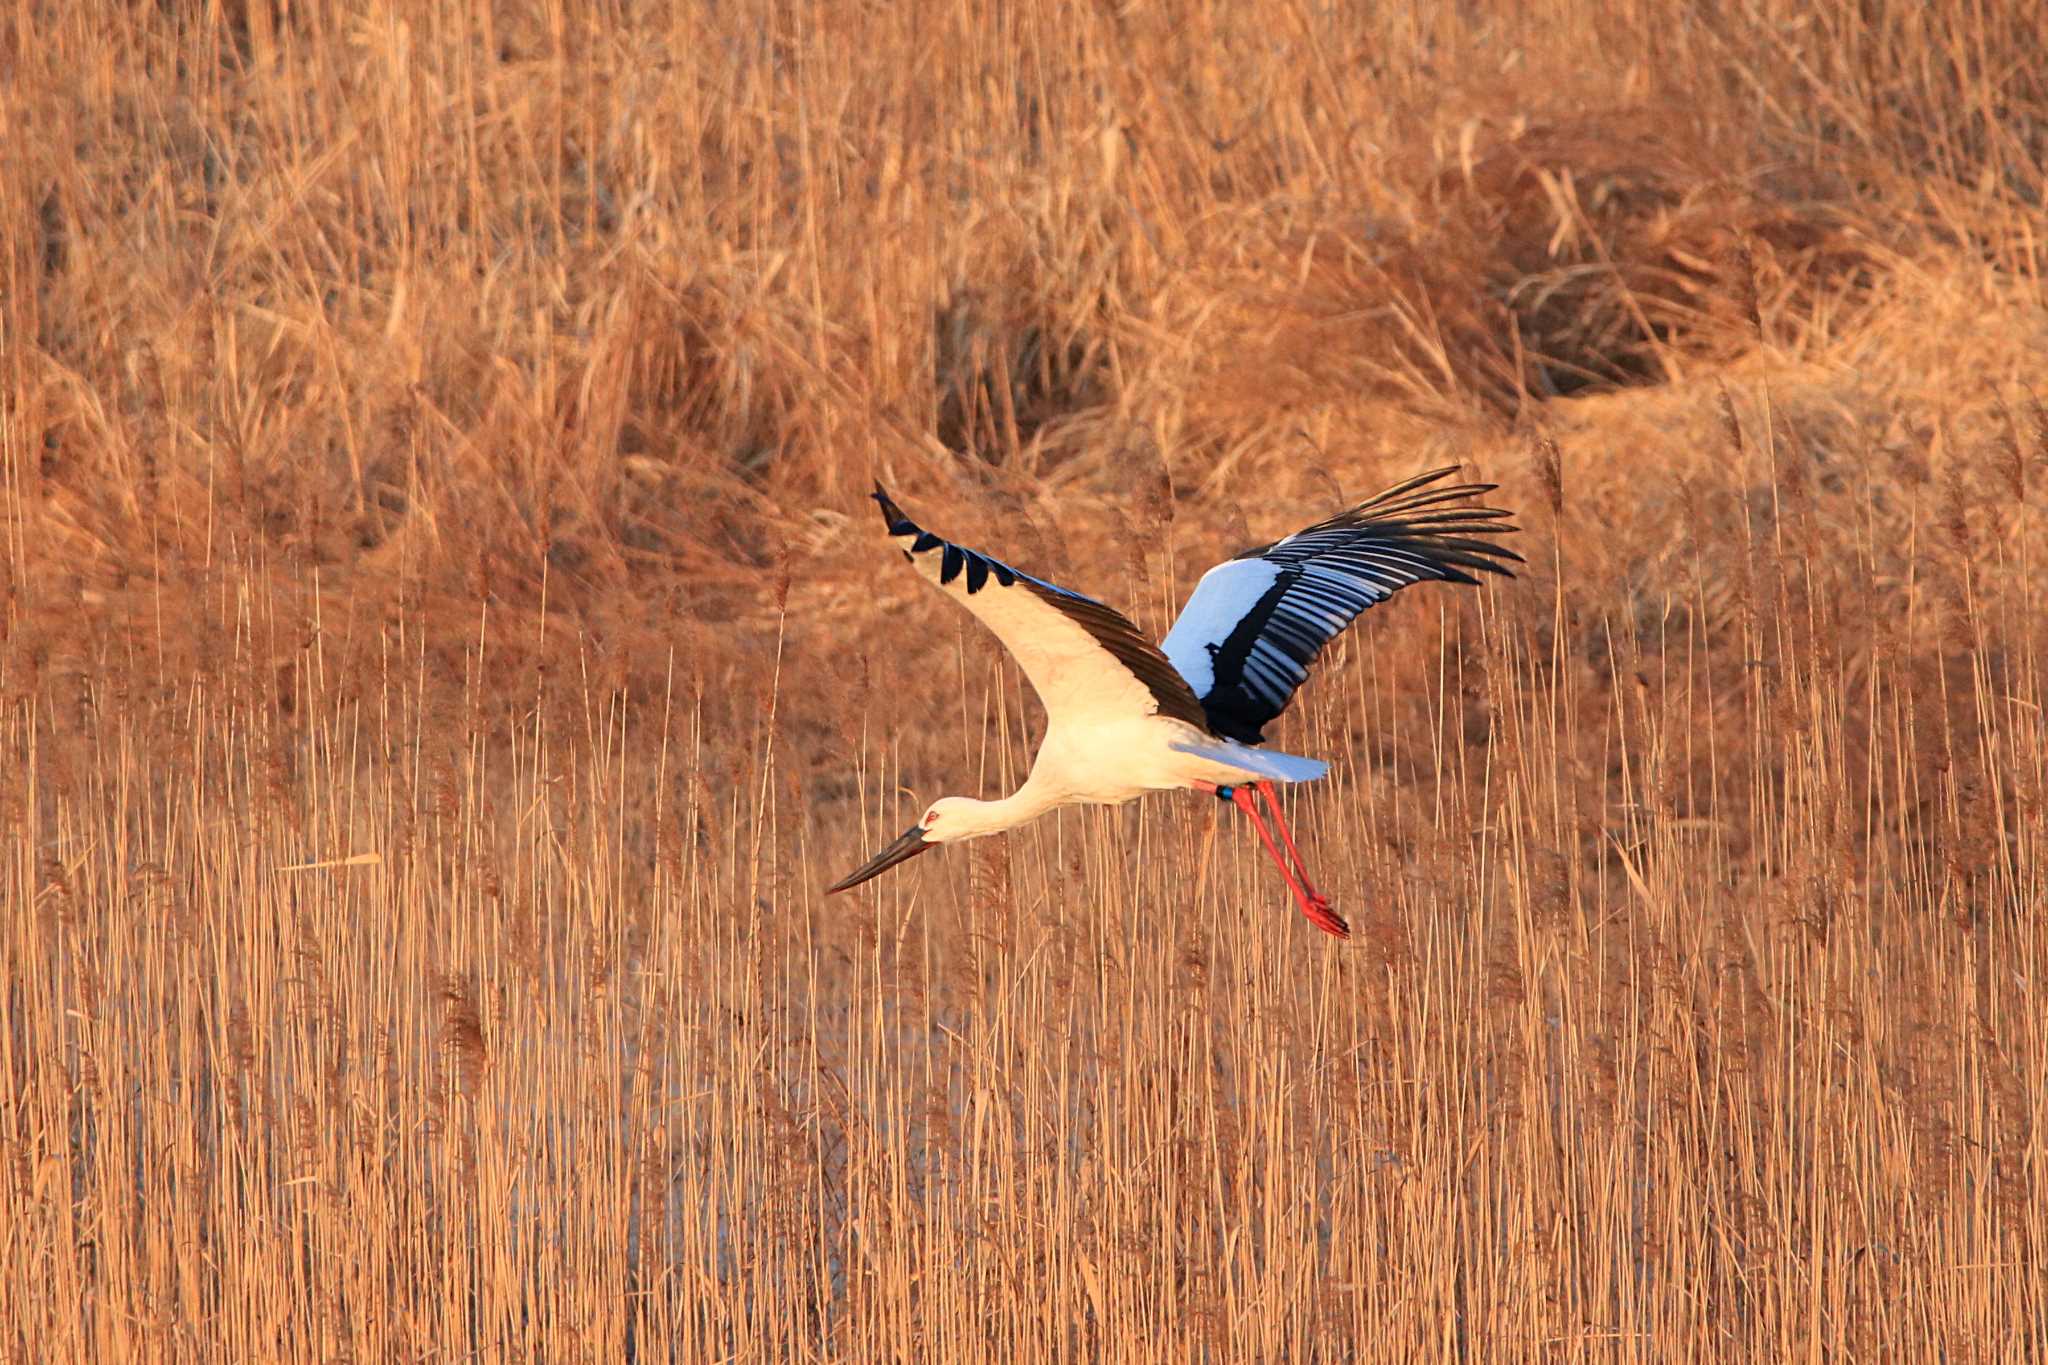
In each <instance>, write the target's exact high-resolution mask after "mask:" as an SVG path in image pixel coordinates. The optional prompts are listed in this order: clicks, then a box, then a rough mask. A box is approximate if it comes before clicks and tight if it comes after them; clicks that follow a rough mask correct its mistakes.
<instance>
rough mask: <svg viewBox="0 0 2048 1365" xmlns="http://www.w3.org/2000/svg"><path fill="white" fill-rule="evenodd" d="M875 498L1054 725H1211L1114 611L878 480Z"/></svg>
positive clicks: (900, 539) (1181, 683) (913, 556)
mask: <svg viewBox="0 0 2048 1365" xmlns="http://www.w3.org/2000/svg"><path fill="white" fill-rule="evenodd" d="M874 499H875V501H876V502H877V503H879V504H880V505H881V508H882V517H883V519H884V520H885V521H886V522H887V523H888V527H889V535H890V536H891V538H893V539H894V540H895V541H896V543H897V545H898V546H899V547H900V548H901V549H902V550H903V557H904V558H905V559H907V560H909V561H910V562H911V564H912V566H914V567H915V568H916V569H917V571H918V572H919V573H920V574H921V575H922V576H923V577H925V578H926V579H928V580H930V581H931V582H932V583H934V584H936V585H937V586H938V587H939V589H940V590H941V591H942V592H944V593H945V594H946V595H947V596H948V597H951V598H952V599H953V600H954V601H956V602H958V603H960V604H961V605H962V606H964V607H966V608H967V610H969V611H971V612H973V613H974V615H975V616H976V617H977V618H979V619H980V621H981V623H982V624H983V625H985V626H987V627H988V628H989V629H990V630H991V631H993V632H994V633H995V637H996V638H997V639H998V640H1000V641H1002V643H1003V647H1004V648H1006V649H1008V650H1009V651H1010V653H1011V655H1012V656H1013V657H1014V658H1015V659H1016V660H1017V666H1018V667H1019V668H1021V669H1023V670H1024V676H1025V677H1026V678H1029V679H1030V680H1031V686H1032V687H1033V688H1035V689H1036V690H1037V692H1038V696H1039V699H1040V700H1041V701H1043V702H1044V703H1045V712H1046V718H1047V721H1048V723H1051V722H1055V721H1057V720H1058V719H1059V718H1060V717H1061V716H1065V715H1079V714H1083V713H1086V714H1090V715H1098V716H1099V715H1103V714H1116V713H1123V714H1129V715H1152V714H1155V713H1156V714H1158V715H1163V716H1170V717H1172V718H1173V719H1175V720H1182V721H1186V722H1187V723H1188V724H1190V725H1193V726H1196V727H1197V728H1206V724H1207V722H1206V715H1205V712H1204V711H1203V709H1202V705H1201V703H1200V702H1199V701H1197V700H1196V699H1195V694H1194V692H1193V691H1191V690H1190V689H1189V687H1188V684H1187V681H1186V680H1185V679H1184V678H1182V677H1181V675H1180V674H1179V673H1177V672H1175V671H1174V667H1173V665H1172V664H1170V663H1168V662H1167V660H1166V656H1165V655H1164V654H1162V653H1160V651H1159V647H1158V646H1157V645H1155V644H1153V643H1152V642H1151V641H1150V640H1148V639H1146V638H1145V636H1144V634H1143V633H1142V632H1141V631H1139V629H1138V628H1137V627H1136V626H1134V625H1132V624H1131V622H1130V621H1129V620H1128V619H1126V618H1125V617H1124V616H1123V615H1122V614H1121V613H1119V612H1118V611H1116V609H1115V608H1113V607H1110V606H1107V605H1106V604H1104V603H1101V602H1098V601H1096V600H1095V599H1094V598H1092V597H1084V596H1082V595H1081V594H1080V593H1077V592H1071V591H1069V590H1068V589H1066V588H1062V587H1060V586H1059V585H1057V584H1055V583H1048V582H1046V581H1045V580H1044V579H1041V578H1033V577H1032V576H1031V575H1029V574H1026V573H1019V572H1018V571H1017V570H1015V569H1013V568H1011V567H1010V566H1009V565H1007V564H1004V563H1001V562H999V561H997V560H994V559H991V558H989V557H988V556H987V555H985V554H981V553H980V552H978V551H975V550H970V549H967V548H966V547H965V546H961V545H955V544H953V543H952V542H951V541H948V540H943V539H941V538H940V537H938V536H935V535H933V534H932V533H931V532H930V531H927V530H925V529H924V528H923V527H921V526H919V525H918V524H917V523H916V522H914V521H912V520H911V519H910V518H909V517H907V516H905V515H904V513H903V509H902V508H900V507H898V506H897V505H896V504H895V502H893V501H892V500H891V499H890V497H889V495H888V493H887V492H885V491H884V490H883V488H882V487H881V485H880V484H877V485H876V486H875V492H874Z"/></svg>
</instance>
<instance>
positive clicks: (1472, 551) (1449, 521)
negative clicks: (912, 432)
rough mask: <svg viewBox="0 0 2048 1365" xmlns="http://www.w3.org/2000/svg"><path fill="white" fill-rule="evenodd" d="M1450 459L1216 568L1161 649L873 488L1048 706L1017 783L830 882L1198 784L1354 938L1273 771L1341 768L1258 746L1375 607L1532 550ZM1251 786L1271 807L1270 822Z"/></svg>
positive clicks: (912, 832)
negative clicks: (1330, 651) (1052, 814)
mask: <svg viewBox="0 0 2048 1365" xmlns="http://www.w3.org/2000/svg"><path fill="white" fill-rule="evenodd" d="M1455 472H1456V470H1455V468H1446V469H1438V470H1433V471H1431V472H1430V473H1427V474H1419V475H1417V476H1415V477H1414V478H1412V479H1409V480H1407V481H1406V482H1403V483H1399V484H1396V485H1394V486H1393V487H1392V488H1389V489H1387V490H1386V491H1385V492H1384V493H1381V494H1379V495H1378V496H1377V497H1374V498H1369V499H1367V500H1366V501H1364V502H1362V503H1360V504H1358V505H1357V506H1356V507H1353V508H1351V509H1349V510H1348V511H1344V512H1339V513H1338V514H1337V515H1336V516H1334V517H1331V518H1330V519H1329V520H1328V521H1320V522H1317V523H1316V524H1315V525H1313V526H1310V527H1308V528H1306V529H1304V530H1300V531H1296V532H1295V533H1294V534H1293V535H1291V536H1286V537H1283V538H1282V539H1280V540H1276V541H1274V542H1273V543H1272V544H1270V545H1260V546H1258V547H1256V548H1255V549H1250V550H1246V551H1244V552H1243V553H1241V554H1239V555H1237V556H1235V557H1234V558H1231V559H1228V560H1225V561H1224V562H1223V563H1221V564H1218V565H1217V566H1216V567H1215V568H1213V569H1211V570H1209V571H1208V572H1207V573H1206V574H1204V575H1202V579H1201V581H1200V582H1199V583H1197V584H1196V585H1195V590H1194V592H1193V594H1192V595H1190V596H1189V598H1188V601H1187V605H1186V606H1185V607H1183V608H1181V613H1180V618H1179V619H1178V620H1176V621H1175V622H1174V623H1173V629H1172V630H1170V631H1168V632H1167V634H1166V639H1165V640H1163V641H1161V642H1160V643H1159V644H1157V645H1155V644H1153V643H1152V642H1151V641H1150V640H1148V639H1146V638H1145V636H1144V634H1143V633H1142V632H1140V631H1139V630H1138V628H1137V627H1136V626H1134V625H1132V624H1131V622H1130V621H1129V620H1127V619H1125V617H1124V616H1122V615H1121V614H1120V613H1118V612H1117V611H1116V610H1115V608H1113V607H1110V606H1107V605H1105V604H1103V603H1101V602H1098V601H1096V600H1095V599H1094V598H1092V597H1084V596H1082V595H1081V594H1080V593H1077V592H1072V591H1069V590H1068V589H1066V588H1062V587H1059V586H1057V585H1056V584H1052V583H1048V582H1046V581H1045V580H1044V579H1041V578H1033V577H1032V576H1031V575H1029V574H1027V573H1022V572H1019V571H1018V570H1016V569H1013V568H1011V567H1010V566H1009V565H1007V564H1004V563H1001V562H999V561H997V560H994V559H991V558H989V557H988V556H987V555H985V554H982V553H980V552H979V551H976V550H970V549H967V548H966V547H964V546H961V545H955V544H953V543H952V542H951V541H947V540H942V539H940V538H939V537H938V536H936V535H934V534H932V533H931V532H930V531H927V530H925V529H924V528H923V527H921V526H919V525H918V524H917V523H916V522H914V521H912V520H911V519H910V518H909V517H908V516H906V515H904V512H903V509H902V508H900V507H898V506H897V505H896V503H895V502H894V501H893V500H891V499H890V497H889V494H888V493H887V492H886V491H885V490H884V489H883V488H882V487H881V485H879V484H877V485H876V486H875V492H874V498H875V501H876V502H877V503H879V504H880V505H881V508H882V519H883V521H884V522H885V523H886V524H887V525H888V529H889V535H890V537H891V538H893V539H894V540H895V542H896V543H897V545H898V546H899V547H900V548H901V549H902V551H903V557H904V558H905V559H907V560H909V561H910V562H911V564H912V566H914V567H915V568H916V569H917V570H918V572H919V573H921V574H923V575H924V577H926V578H927V579H929V580H930V581H931V582H933V583H935V584H937V585H938V587H939V588H940V590H941V591H943V592H945V593H946V594H947V595H948V596H949V597H951V598H952V599H953V600H954V601H956V602H958V603H960V604H961V605H962V606H964V607H966V608H967V610H969V611H971V612H973V613H974V614H975V615H976V616H977V617H979V618H980V619H981V622H982V624H983V625H985V626H987V627H988V628H989V629H990V630H991V631H993V632H994V633H995V636H996V638H997V639H998V640H1000V641H1002V643H1003V644H1004V646H1005V647H1006V648H1008V649H1009V651H1010V653H1011V654H1012V655H1013V656H1015V658H1016V660H1017V663H1018V665H1019V666H1020V667H1021V668H1022V669H1023V670H1024V676H1025V677H1027V678H1029V679H1030V680H1031V685H1032V687H1033V688H1035V689H1036V690H1037V692H1038V696H1039V699H1040V700H1041V701H1043V702H1044V704H1045V717H1046V725H1045V739H1044V741H1043V742H1042V743H1041V744H1040V745H1039V749H1038V757H1037V758H1036V759H1035V760H1034V761H1033V763H1032V765H1031V775H1030V776H1029V777H1028V778H1027V779H1025V782H1024V785H1023V786H1021V787H1019V788H1018V789H1017V791H1016V793H1015V794H1014V795H1011V796H1008V797H1005V798H1004V799H1002V800H1000V801H977V800H974V799H972V798H970V797H965V796H948V797H943V798H941V799H940V800H937V801H934V802H933V803H932V804H931V808H930V809H928V810H927V811H925V813H924V818H923V819H922V820H919V821H918V822H917V824H915V825H913V826H912V827H911V828H910V829H908V830H906V831H904V833H903V835H902V837H900V838H898V839H897V840H896V841H895V842H894V843H892V844H890V845H889V846H888V847H887V848H885V849H883V850H882V851H881V852H879V853H877V854H876V855H875V856H874V857H872V858H870V859H869V860H868V861H867V862H865V863H863V864H862V865H861V866H860V867H859V868H858V869H856V870H855V871H853V872H851V873H849V874H848V875H847V876H846V877H845V878H843V879H842V880H840V881H839V882H837V883H835V884H834V885H833V886H831V887H830V888H829V889H828V893H827V894H831V893H836V892H840V891H846V890H849V889H851V888H853V887H856V886H859V885H860V884H861V883H862V882H864V881H867V880H868V879H869V878H870V877H873V876H876V875H877V874H879V873H881V872H884V871H887V870H888V869H889V868H892V867H894V866H896V864H898V863H900V862H903V861H905V860H906V859H908V858H911V857H913V856H915V855H917V854H919V853H923V852H925V851H926V850H928V849H932V848H936V847H938V846H939V845H940V844H951V843H958V842H959V841H961V840H963V839H976V838H979V837H981V836H982V835H984V834H995V833H997V832H999V831H1001V830H1006V829H1010V828H1013V827H1015V826H1017V825H1021V824H1024V823H1025V822H1027V821H1029V820H1033V819H1036V818H1037V817H1038V816H1040V815H1043V814H1045V812H1047V811H1049V810H1051V809H1053V808H1054V807H1056V806H1065V805H1073V804H1077V803H1088V804H1096V805H1112V804H1116V803H1119V802H1124V801H1129V800H1131V799H1132V798H1133V797H1137V796H1140V795H1143V794H1144V793H1146V792H1150V791H1173V790H1192V791H1199V792H1206V793H1209V794H1210V795H1213V796H1216V797H1218V798H1220V799H1222V800H1225V801H1228V802H1231V803H1232V804H1234V805H1236V806H1237V807H1238V808H1239V809H1241V810H1243V811H1244V813H1245V814H1246V815H1247V816H1249V817H1250V818H1251V821H1252V825H1253V827H1254V828H1255V829H1256V830H1257V831H1258V834H1259V838H1260V840H1261V841H1262V842H1264V844H1265V846H1266V851H1267V852H1268V853H1270V854H1271V855H1272V857H1273V861H1274V862H1275V863H1276V864H1278V865H1279V868H1280V872H1281V875H1282V876H1283V877H1285V878H1286V879H1287V886H1288V889H1289V890H1291V891H1292V892H1293V893H1294V899H1295V902H1296V904H1298V905H1299V906H1300V907H1301V912H1302V914H1303V915H1305V916H1307V917H1308V920H1309V922H1310V923H1312V924H1314V925H1315V926H1316V927H1317V928H1319V929H1321V930H1323V931H1324V932H1325V933H1329V934H1334V935H1336V936H1338V937H1340V938H1341V937H1344V936H1345V935H1347V934H1348V933H1349V932H1350V929H1349V926H1347V925H1346V924H1345V922H1344V919H1343V917H1342V916H1340V915H1338V914H1337V913H1336V912H1335V911H1334V910H1332V909H1331V908H1330V902H1329V900H1328V899H1327V898H1326V897H1324V896H1323V895H1322V894H1321V893H1320V892H1318V891H1317V890H1316V889H1315V886H1314V884H1313V883H1312V882H1310V880H1309V877H1308V870H1307V868H1306V867H1304V866H1303V864H1302V860H1301V853H1300V851H1299V850H1298V849H1297V848H1296V847H1295V843H1294V837H1293V835H1292V834H1291V833H1290V832H1289V831H1288V828H1287V822H1286V821H1285V819H1284V818H1282V816H1281V814H1280V802H1279V800H1278V798H1277V797H1276V796H1275V795H1274V791H1273V784H1274V783H1276V782H1310V781H1314V780H1315V779H1316V778H1319V777H1321V776H1322V775H1323V774H1324V773H1326V772H1328V771H1329V765H1328V764H1327V763H1324V762H1322V761H1321V760H1320V759H1314V758H1302V757H1298V756H1296V755H1294V754H1281V753H1274V752H1272V751H1270V750H1267V749H1262V748H1260V747H1258V746H1259V744H1260V743H1261V741H1262V739H1263V733H1262V732H1263V731H1264V729H1265V727H1266V725H1267V723H1268V722H1270V721H1271V720H1273V718H1274V717H1276V716H1278V715H1279V714H1280V713H1281V712H1282V711H1284V710H1286V709H1287V704H1288V702H1289V701H1291V700H1292V699H1293V697H1294V693H1295V690H1296V689H1297V688H1299V687H1300V686H1301V684H1302V683H1303V682H1305V681H1306V680H1307V678H1308V669H1309V665H1310V664H1312V663H1313V662H1315V658H1316V655H1317V654H1319V653H1320V652H1321V651H1322V649H1323V646H1325V645H1327V644H1328V643H1329V642H1330V641H1331V639H1333V638H1334V637H1335V636H1336V635H1337V634H1338V632H1340V631H1342V630H1343V629H1344V628H1345V627H1346V626H1348V625H1350V624H1351V623H1352V621H1354V620H1356V619H1357V617H1358V614H1359V613H1360V612H1362V611H1364V610H1365V609H1366V608H1367V607H1370V606H1372V605H1374V604H1375V603H1379V602H1384V601H1385V600H1386V599H1387V598H1389V597H1391V596H1393V595H1394V594H1395V593H1396V592H1399V591H1400V590H1401V589H1402V588H1405V587H1407V586H1408V585H1409V584H1411V583H1424V582H1432V581H1433V582H1439V583H1466V584H1477V583H1478V581H1479V580H1478V579H1476V578H1474V577H1473V576H1472V575H1473V573H1475V572H1483V573H1494V574H1501V575H1504V576H1512V570H1511V569H1510V568H1509V567H1508V566H1509V565H1510V564H1519V563H1521V562H1522V557H1521V556H1520V555H1518V554H1516V553H1515V552H1514V551H1512V550H1510V549H1508V548H1507V547H1506V546H1503V545H1498V544H1496V543H1494V542H1493V541H1492V540H1489V539H1486V538H1485V537H1489V536H1497V535H1502V534H1506V533H1509V532H1512V531H1515V530H1517V529H1518V528H1516V527H1514V526H1512V525H1509V524H1508V523H1507V522H1506V520H1505V518H1507V517H1509V516H1510V515H1512V514H1511V513H1509V512H1506V511H1502V510H1500V509H1498V508H1491V507H1482V506H1479V505H1477V504H1476V503H1475V502H1474V501H1473V500H1474V499H1475V498H1478V497H1480V496H1482V495H1484V494H1486V493H1489V492H1491V491H1493V489H1494V487H1495V485H1493V484H1490V483H1479V484H1474V483H1445V482H1443V480H1444V479H1446V478H1447V477H1449V476H1450V475H1451V474H1453V473H1455ZM1254 793H1257V794H1258V796H1260V797H1262V798H1263V799H1264V801H1265V804H1266V808H1267V809H1268V810H1269V811H1270V812H1271V813H1272V817H1273V830H1269V829H1268V828H1267V826H1266V822H1265V820H1264V819H1262V818H1261V817H1260V814H1259V807H1258V803H1257V802H1256V801H1254V800H1253V794H1254ZM1274 830H1277V831H1278V834H1279V839H1278V841H1277V842H1276V841H1275V839H1274V833H1273V831H1274ZM1283 845H1284V846H1285V849H1286V852H1285V854H1284V855H1283V853H1282V852H1281V848H1282V846H1283Z"/></svg>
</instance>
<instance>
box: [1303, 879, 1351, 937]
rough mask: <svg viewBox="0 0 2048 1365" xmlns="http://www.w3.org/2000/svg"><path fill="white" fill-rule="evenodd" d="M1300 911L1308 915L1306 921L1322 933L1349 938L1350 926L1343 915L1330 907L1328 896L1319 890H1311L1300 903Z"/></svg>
mask: <svg viewBox="0 0 2048 1365" xmlns="http://www.w3.org/2000/svg"><path fill="white" fill-rule="evenodd" d="M1301 913H1302V914H1304V915H1307V916H1308V922H1309V923H1310V924H1313V925H1314V926H1315V927H1316V928H1318V929H1320V930H1322V931H1323V932H1324V933H1326V934H1329V935H1332V936H1333V937H1336V938H1350V937H1351V926H1350V925H1348V924H1346V923H1345V922H1344V917H1343V916H1342V915H1340V914H1338V913H1337V912H1336V911H1335V910H1332V909H1331V908H1330V900H1329V897H1327V896H1325V895H1323V894H1322V893H1321V892H1319V891H1311V892H1310V893H1309V898H1308V899H1307V900H1305V901H1303V902H1302V903H1301Z"/></svg>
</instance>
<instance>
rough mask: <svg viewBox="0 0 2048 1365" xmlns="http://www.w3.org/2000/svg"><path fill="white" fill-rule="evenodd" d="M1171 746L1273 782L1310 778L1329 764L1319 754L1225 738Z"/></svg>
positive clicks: (1319, 775) (1185, 741)
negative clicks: (1303, 754)
mask: <svg viewBox="0 0 2048 1365" xmlns="http://www.w3.org/2000/svg"><path fill="white" fill-rule="evenodd" d="M1173 747H1174V748H1176V749H1178V750H1180V751H1181V752H1182V753H1184V754H1195V755H1198V756H1200V757H1202V758H1209V759H1214V760H1215V761H1216V762H1218V763H1228V764H1229V765H1230V766H1231V767H1233V768H1242V769H1244V770H1245V772H1247V773H1251V774H1256V775H1257V776H1259V777H1264V778H1268V779H1270V780H1272V781H1274V782H1313V781H1315V780H1316V779H1317V778H1319V777H1321V776H1323V774H1325V773H1327V772H1329V771H1330V765H1329V764H1327V763H1325V762H1323V761H1322V760H1321V759H1320V758H1303V757H1301V755H1299V754H1278V753H1274V752H1273V751H1272V750H1270V749H1254V748H1252V747H1251V746H1250V745H1249V744H1237V743H1234V742H1232V741H1230V740H1227V739H1206V740H1205V739H1189V740H1182V741H1179V742H1178V743H1176V744H1175V745H1174V746H1173Z"/></svg>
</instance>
